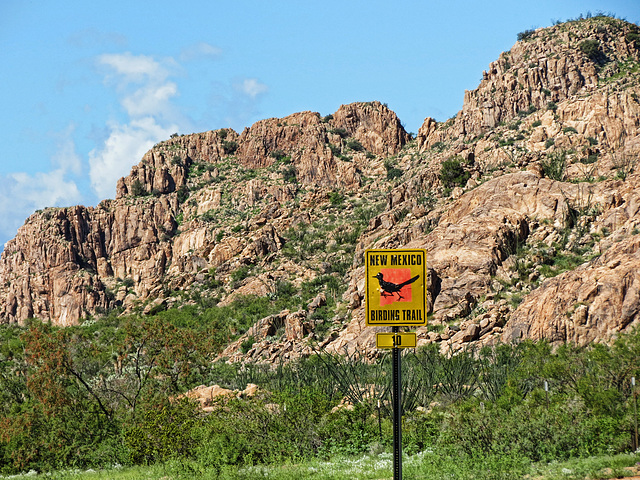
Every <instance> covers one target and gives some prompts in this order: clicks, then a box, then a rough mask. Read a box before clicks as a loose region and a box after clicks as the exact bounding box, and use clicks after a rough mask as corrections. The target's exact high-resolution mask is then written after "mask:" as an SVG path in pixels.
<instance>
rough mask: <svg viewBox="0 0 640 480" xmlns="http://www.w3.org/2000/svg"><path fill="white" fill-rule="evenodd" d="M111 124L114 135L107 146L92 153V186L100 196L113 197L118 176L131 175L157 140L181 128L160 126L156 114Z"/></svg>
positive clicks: (90, 164) (107, 141)
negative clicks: (133, 166)
mask: <svg viewBox="0 0 640 480" xmlns="http://www.w3.org/2000/svg"><path fill="white" fill-rule="evenodd" d="M110 127H111V134H110V135H109V138H108V139H107V140H106V141H105V143H104V146H103V147H102V148H101V149H99V150H96V149H94V150H92V151H91V152H89V167H90V171H89V177H90V180H91V187H92V188H93V190H94V191H95V192H96V195H98V197H99V198H113V197H114V193H115V188H116V183H117V181H118V179H119V178H120V177H122V176H125V175H128V174H129V171H130V170H131V166H132V165H135V164H136V163H138V162H139V161H140V160H141V159H142V156H143V155H144V154H145V153H146V152H147V150H149V149H150V148H151V147H152V146H153V145H154V144H155V143H157V142H158V141H160V140H165V139H167V138H169V136H170V135H171V134H172V133H173V132H175V131H176V130H178V128H177V126H176V125H173V124H172V125H169V126H164V127H163V126H161V125H159V124H158V123H157V122H156V120H155V119H154V118H153V117H143V118H140V119H135V120H132V121H131V122H130V123H129V124H125V125H122V124H118V123H114V124H112V125H111V126H110Z"/></svg>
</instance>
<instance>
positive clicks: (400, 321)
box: [364, 249, 427, 327]
mask: <svg viewBox="0 0 640 480" xmlns="http://www.w3.org/2000/svg"><path fill="white" fill-rule="evenodd" d="M364 257H365V262H366V266H365V272H366V283H365V285H366V305H367V325H369V326H397V327H402V326H407V327H408V326H413V325H426V324H427V309H426V303H427V301H426V295H425V290H426V278H427V252H426V250H423V249H406V250H366V251H365V252H364Z"/></svg>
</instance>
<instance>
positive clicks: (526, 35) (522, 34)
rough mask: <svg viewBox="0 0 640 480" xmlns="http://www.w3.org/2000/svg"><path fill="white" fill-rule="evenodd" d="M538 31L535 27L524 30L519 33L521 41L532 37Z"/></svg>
mask: <svg viewBox="0 0 640 480" xmlns="http://www.w3.org/2000/svg"><path fill="white" fill-rule="evenodd" d="M534 33H536V31H535V30H534V29H529V30H525V31H523V32H520V33H518V41H519V42H521V41H523V40H526V39H528V38H531V37H532V36H533V34H534Z"/></svg>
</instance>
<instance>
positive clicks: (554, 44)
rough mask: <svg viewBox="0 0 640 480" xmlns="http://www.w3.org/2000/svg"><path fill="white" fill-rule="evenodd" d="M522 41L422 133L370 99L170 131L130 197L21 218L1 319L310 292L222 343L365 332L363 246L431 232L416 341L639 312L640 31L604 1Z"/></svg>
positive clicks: (483, 339)
mask: <svg viewBox="0 0 640 480" xmlns="http://www.w3.org/2000/svg"><path fill="white" fill-rule="evenodd" d="M521 37H522V40H521V41H518V42H517V43H516V44H515V46H514V47H513V48H512V49H511V51H510V52H505V53H503V54H502V55H501V56H500V58H499V59H498V60H497V61H496V62H494V63H492V64H491V65H490V66H489V69H488V70H487V71H486V72H484V74H483V80H482V82H481V83H480V85H479V87H478V88H477V89H476V90H474V91H472V92H466V93H465V102H464V106H463V109H462V110H461V112H460V113H459V114H458V115H457V116H456V117H455V118H454V119H450V120H449V121H447V122H444V123H438V122H436V121H435V120H433V119H430V118H427V119H426V120H425V122H424V124H423V126H422V128H421V129H420V131H419V134H418V136H417V139H415V140H414V139H412V138H411V137H410V136H409V135H408V134H407V133H406V132H405V130H404V129H403V128H402V126H401V124H400V122H399V120H398V118H397V117H396V115H395V114H394V113H393V112H391V111H390V110H389V109H388V108H387V107H386V106H384V105H382V104H380V103H378V102H371V103H356V104H351V105H345V106H342V107H340V109H339V110H338V111H337V112H335V113H334V114H333V115H328V116H326V117H321V116H320V115H319V114H317V113H312V112H302V113H297V114H293V115H290V116H288V117H285V118H282V119H268V120H263V121H260V122H257V123H256V124H254V125H253V126H252V127H250V128H247V129H245V131H243V132H242V133H240V134H238V133H236V132H234V131H233V130H230V129H223V130H217V131H211V132H205V133H200V134H193V135H184V136H176V137H174V138H171V139H169V140H167V141H165V142H161V143H160V144H158V145H156V146H155V147H154V148H153V149H151V150H150V151H149V152H148V153H147V154H146V155H145V156H144V157H143V159H142V161H141V162H140V163H139V164H138V165H137V166H135V167H133V169H132V171H131V173H130V175H129V176H128V177H125V178H123V179H121V180H120V181H119V182H118V186H117V197H116V199H115V200H107V201H103V202H102V203H101V204H100V205H98V206H97V207H95V208H84V207H73V208H64V209H46V210H44V211H41V212H37V213H35V214H34V215H32V216H31V217H30V218H29V219H28V220H27V221H26V223H25V225H24V226H23V227H22V228H21V229H20V230H19V232H18V235H17V236H16V238H15V239H13V240H12V241H11V242H9V243H8V244H7V246H6V248H5V251H4V253H3V255H2V259H1V260H0V295H1V298H2V301H0V319H2V321H4V322H22V321H24V320H25V319H27V318H29V317H38V318H42V319H46V320H51V321H52V322H54V323H59V324H63V325H68V324H72V323H76V322H79V321H81V320H82V319H83V318H85V317H86V316H87V315H94V314H98V315H99V314H102V313H104V312H107V311H109V310H112V309H114V308H115V309H119V311H122V312H123V313H130V312H139V313H142V314H153V313H154V312H155V311H158V310H159V309H164V308H171V307H179V306H180V305H182V304H184V303H198V302H201V301H202V299H203V298H205V299H210V301H212V302H214V303H215V302H219V304H220V305H228V304H231V303H232V302H233V301H234V299H237V298H239V296H241V295H245V294H252V295H258V296H262V297H268V298H276V297H278V296H279V295H281V294H282V292H283V291H284V290H287V289H288V291H290V292H294V295H295V294H297V295H302V293H301V292H303V291H307V290H309V288H311V287H310V286H313V288H314V290H313V292H312V295H311V297H312V298H311V300H309V301H308V303H305V305H303V307H302V308H300V309H299V310H298V311H290V310H285V311H282V312H280V313H278V314H275V315H270V316H268V317H265V318H264V319H262V320H261V321H260V322H258V324H256V325H255V326H254V327H252V328H251V329H250V331H248V332H245V333H244V334H243V335H240V334H241V333H242V332H239V333H238V338H237V340H236V341H235V342H234V343H232V344H230V345H229V346H228V348H227V350H226V351H225V352H224V355H225V356H227V357H229V358H231V359H232V360H241V359H247V358H249V359H260V358H262V359H271V358H274V357H275V356H278V355H282V354H283V353H285V355H288V356H295V355H300V354H306V353H309V352H310V351H311V350H310V348H311V347H310V345H311V343H315V344H316V348H326V349H328V350H335V351H338V350H342V349H343V348H345V347H346V348H356V346H358V345H360V346H365V348H370V347H371V345H372V344H373V343H374V334H375V329H373V328H365V326H364V304H363V294H364V292H363V290H364V267H363V263H362V262H363V253H364V250H365V249H366V248H398V247H416V248H425V249H426V250H427V252H428V254H427V255H428V267H429V288H428V290H429V292H428V306H429V325H428V326H427V327H423V328H421V329H419V330H418V334H419V343H420V344H424V343H431V342H437V343H438V344H440V346H441V349H442V350H443V351H448V350H454V351H455V350H456V349H459V348H462V347H463V346H464V345H466V344H469V343H471V342H477V343H480V344H493V343H496V342H508V341H513V340H520V339H523V338H534V339H539V338H546V339H549V340H550V341H552V342H566V341H572V342H576V343H578V344H586V343H589V342H592V341H601V340H607V339H609V338H611V337H612V336H614V335H615V334H616V333H617V332H620V331H624V330H627V329H630V328H633V327H635V326H637V325H638V323H639V322H640V316H639V314H638V313H639V309H640V294H639V293H638V292H639V287H638V279H637V278H636V277H637V276H638V275H637V271H638V266H639V264H638V262H639V260H638V259H639V258H640V257H638V245H639V242H640V240H638V238H640V237H639V236H638V234H639V233H640V226H639V225H640V213H639V210H640V199H639V198H638V193H637V192H638V191H640V190H639V189H638V187H639V186H640V176H638V175H637V174H636V173H635V170H636V169H637V165H636V162H637V159H638V155H640V131H639V129H640V100H639V98H638V97H639V95H640V83H639V81H638V80H639V77H640V62H639V60H640V57H639V55H640V48H639V47H640V40H639V38H640V30H639V29H638V27H637V26H635V25H632V24H629V23H626V22H623V21H620V20H616V19H612V18H609V17H604V16H598V17H594V18H591V19H584V20H580V21H574V22H568V23H565V24H560V25H555V26H553V27H550V28H547V29H539V30H536V31H535V32H524V33H523V34H521ZM454 170H455V171H454ZM454 173H455V175H454ZM283 286H284V287H283ZM285 287H286V288H285ZM305 289H306V290H305ZM305 302H306V300H305ZM321 312H322V313H321ZM249 340H251V342H249ZM248 342H249V343H248ZM248 345H250V348H247V346H248ZM372 352H373V351H372Z"/></svg>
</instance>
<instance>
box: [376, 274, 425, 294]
mask: <svg viewBox="0 0 640 480" xmlns="http://www.w3.org/2000/svg"><path fill="white" fill-rule="evenodd" d="M375 278H377V279H378V283H380V288H381V289H382V292H380V294H381V295H382V296H383V297H388V296H389V295H391V296H392V297H393V294H394V293H397V294H398V300H400V299H401V298H404V297H403V296H402V295H400V290H402V287H404V286H406V285H409V284H410V283H413V282H415V281H416V280H417V279H419V278H420V275H416V276H415V277H413V278H410V279H409V280H407V281H406V282H402V283H393V282H387V281H386V280H385V279H384V276H383V275H382V272H378V274H377V275H376V276H375Z"/></svg>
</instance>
